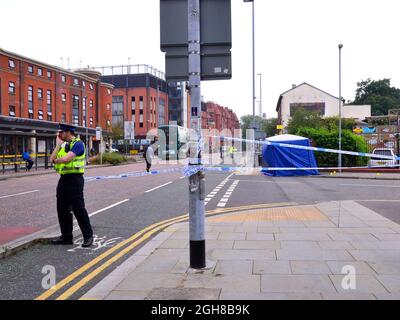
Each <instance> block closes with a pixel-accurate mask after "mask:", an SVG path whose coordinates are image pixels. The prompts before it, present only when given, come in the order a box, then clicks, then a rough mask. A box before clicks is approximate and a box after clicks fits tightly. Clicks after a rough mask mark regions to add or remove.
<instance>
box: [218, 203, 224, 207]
mask: <svg viewBox="0 0 400 320" xmlns="http://www.w3.org/2000/svg"><path fill="white" fill-rule="evenodd" d="M225 206H226V202H225V203H224V202H220V203H218V204H217V207H225Z"/></svg>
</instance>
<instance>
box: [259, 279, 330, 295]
mask: <svg viewBox="0 0 400 320" xmlns="http://www.w3.org/2000/svg"><path fill="white" fill-rule="evenodd" d="M261 291H262V292H271V293H324V292H325V293H335V292H336V290H335V288H334V286H333V284H332V282H331V280H330V279H329V277H328V276H327V275H282V276H281V275H261Z"/></svg>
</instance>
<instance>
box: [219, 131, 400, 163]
mask: <svg viewBox="0 0 400 320" xmlns="http://www.w3.org/2000/svg"><path fill="white" fill-rule="evenodd" d="M212 137H213V138H217V137H218V136H212ZM220 138H223V139H225V140H232V141H237V142H246V143H253V144H259V145H271V146H276V147H281V148H291V149H300V150H310V151H318V152H327V153H336V154H346V155H350V156H359V157H368V158H376V159H385V160H394V161H399V160H400V157H392V156H385V155H378V154H373V153H364V152H354V151H345V150H336V149H328V148H317V147H307V146H299V145H294V144H286V143H277V142H271V141H256V140H249V139H241V138H232V137H220Z"/></svg>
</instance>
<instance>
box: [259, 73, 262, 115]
mask: <svg viewBox="0 0 400 320" xmlns="http://www.w3.org/2000/svg"><path fill="white" fill-rule="evenodd" d="M258 76H260V110H259V116H260V117H262V74H261V73H259V74H258Z"/></svg>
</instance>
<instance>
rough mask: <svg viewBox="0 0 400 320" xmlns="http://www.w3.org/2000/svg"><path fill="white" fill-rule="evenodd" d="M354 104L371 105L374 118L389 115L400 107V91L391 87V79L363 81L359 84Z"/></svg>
mask: <svg viewBox="0 0 400 320" xmlns="http://www.w3.org/2000/svg"><path fill="white" fill-rule="evenodd" d="M352 104H358V105H361V104H370V105H371V108H372V111H371V113H372V115H373V116H380V115H387V114H388V111H389V109H395V108H398V107H399V105H400V89H398V88H395V87H391V86H390V79H382V80H371V79H367V80H363V81H361V82H358V83H357V90H356V97H355V99H354V102H352Z"/></svg>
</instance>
